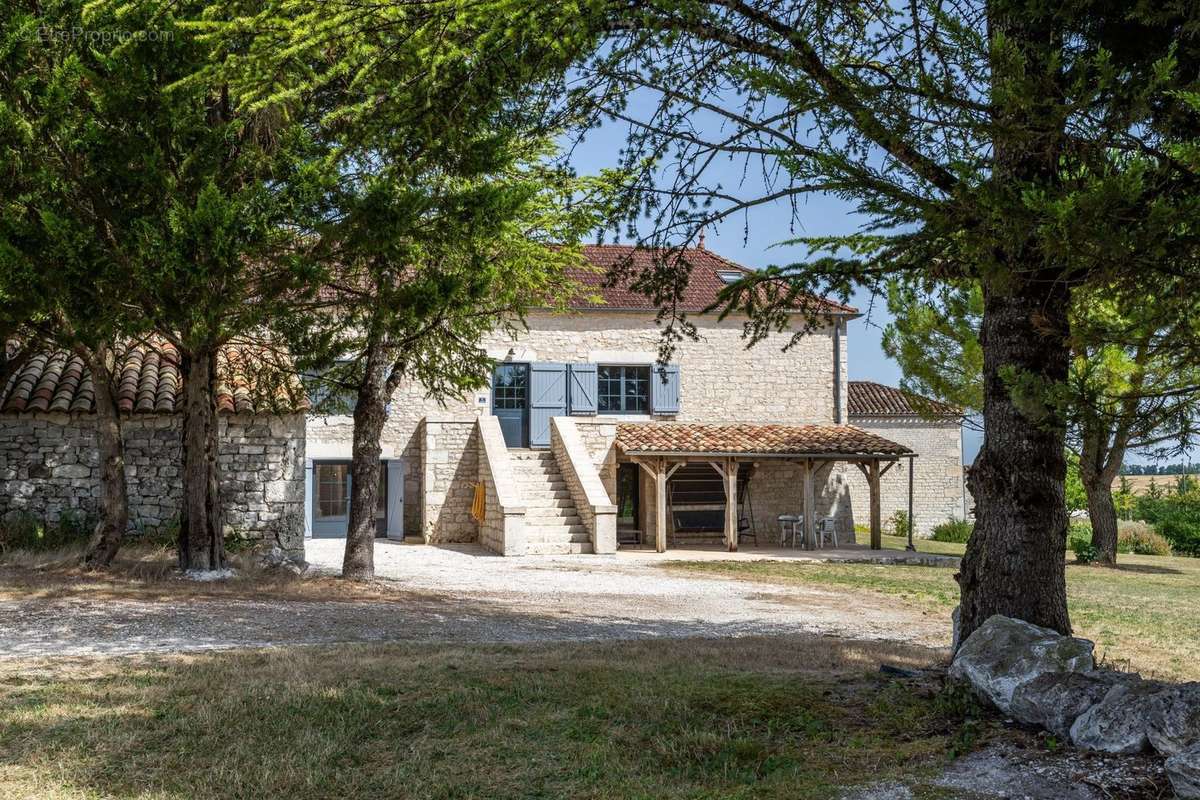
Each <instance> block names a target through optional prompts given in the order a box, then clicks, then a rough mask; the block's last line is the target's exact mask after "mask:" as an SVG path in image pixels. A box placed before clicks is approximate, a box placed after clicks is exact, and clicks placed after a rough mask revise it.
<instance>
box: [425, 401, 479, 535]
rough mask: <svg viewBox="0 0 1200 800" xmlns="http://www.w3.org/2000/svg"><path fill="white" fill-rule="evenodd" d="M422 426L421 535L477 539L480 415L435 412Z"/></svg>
mask: <svg viewBox="0 0 1200 800" xmlns="http://www.w3.org/2000/svg"><path fill="white" fill-rule="evenodd" d="M421 428H422V430H421V458H420V465H421V484H422V486H423V487H424V491H425V494H424V502H423V503H421V504H420V505H421V528H420V530H421V535H422V536H423V537H424V539H425V542H426V543H427V544H440V543H445V542H473V541H475V540H476V539H477V538H478V525H477V524H476V522H475V520H474V519H472V517H471V502H472V501H473V500H474V498H475V483H476V481H478V480H479V439H478V436H479V429H478V426H477V424H476V419H475V418H474V417H465V418H464V417H461V416H435V415H431V416H429V417H428V418H427V419H426V420H425V422H424V423H423V425H422V426H421ZM419 496H420V495H418V497H419Z"/></svg>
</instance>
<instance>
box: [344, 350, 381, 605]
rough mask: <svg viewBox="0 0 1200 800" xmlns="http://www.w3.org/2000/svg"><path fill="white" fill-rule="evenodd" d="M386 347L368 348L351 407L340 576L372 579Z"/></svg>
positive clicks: (354, 578)
mask: <svg viewBox="0 0 1200 800" xmlns="http://www.w3.org/2000/svg"><path fill="white" fill-rule="evenodd" d="M385 350H386V348H385V347H384V346H383V345H382V344H381V343H380V342H379V341H377V340H373V341H371V342H369V343H368V345H367V353H366V356H367V363H366V367H365V370H364V373H363V381H362V383H361V384H360V385H359V387H358V399H357V400H356V402H355V404H354V444H353V449H352V451H351V459H352V460H351V462H350V522H349V527H348V529H347V531H346V555H345V557H344V559H343V560H342V577H343V578H349V579H350V580H360V581H361V580H370V579H371V578H373V577H375V536H376V528H375V525H376V521H375V511H376V508H377V507H378V505H379V470H380V465H379V457H380V455H381V454H382V452H383V449H382V447H381V445H380V438H381V437H382V435H383V425H384V423H385V422H386V421H387V402H388V400H389V399H390V398H389V396H388V380H387V377H388V374H387V373H388V369H387V362H386V359H385V358H384V354H385Z"/></svg>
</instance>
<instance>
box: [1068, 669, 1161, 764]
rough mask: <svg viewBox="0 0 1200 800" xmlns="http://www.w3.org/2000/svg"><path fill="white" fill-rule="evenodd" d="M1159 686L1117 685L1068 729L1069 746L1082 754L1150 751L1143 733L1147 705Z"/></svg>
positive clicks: (1141, 683)
mask: <svg viewBox="0 0 1200 800" xmlns="http://www.w3.org/2000/svg"><path fill="white" fill-rule="evenodd" d="M1163 689H1164V687H1163V685H1162V684H1161V683H1157V682H1155V681H1136V682H1132V683H1127V684H1126V683H1120V684H1118V685H1116V686H1114V687H1113V688H1112V689H1110V690H1109V691H1108V694H1106V695H1104V699H1103V700H1101V701H1100V702H1099V703H1097V704H1096V705H1094V706H1092V707H1091V708H1089V709H1088V710H1087V711H1085V712H1083V713H1082V714H1080V715H1079V718H1078V719H1076V720H1075V722H1074V724H1072V725H1071V742H1072V743H1073V744H1074V745H1075V746H1076V747H1082V748H1084V749H1085V750H1098V751H1099V752H1102V753H1121V754H1126V755H1131V754H1133V753H1142V752H1145V751H1146V750H1148V749H1149V748H1150V739H1149V736H1148V734H1147V732H1146V728H1147V723H1148V721H1149V710H1150V702H1151V699H1152V698H1153V697H1154V695H1156V694H1158V693H1159V692H1161V691H1163Z"/></svg>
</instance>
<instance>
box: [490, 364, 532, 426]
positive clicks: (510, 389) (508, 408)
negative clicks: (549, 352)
mask: <svg viewBox="0 0 1200 800" xmlns="http://www.w3.org/2000/svg"><path fill="white" fill-rule="evenodd" d="M492 413H493V414H495V415H496V419H497V420H499V422H500V430H501V431H502V432H503V433H504V443H505V444H506V445H508V446H509V447H528V446H529V365H528V364H497V365H496V371H495V372H494V373H493V374H492Z"/></svg>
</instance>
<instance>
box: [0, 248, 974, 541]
mask: <svg viewBox="0 0 1200 800" xmlns="http://www.w3.org/2000/svg"><path fill="white" fill-rule="evenodd" d="M584 252H585V256H586V258H587V259H588V261H589V262H590V263H591V264H592V266H593V267H594V270H587V271H580V272H579V273H578V274H577V275H575V276H574V277H575V279H576V280H577V281H578V282H579V283H580V284H582V285H583V286H584V288H585V291H584V292H581V293H580V295H579V298H578V300H577V301H576V302H574V303H572V304H571V308H570V310H569V311H568V312H566V313H552V312H549V311H534V312H532V313H530V314H529V315H528V316H527V320H526V323H527V325H526V329H525V330H523V331H522V332H521V333H520V334H519V335H518V336H515V337H509V336H508V335H505V334H503V333H500V332H497V333H494V334H492V335H491V336H489V337H488V338H487V339H486V340H485V341H483V342H481V347H483V348H484V349H486V351H487V353H488V355H489V356H491V357H492V358H493V359H494V360H495V362H496V366H495V369H494V372H493V374H492V377H491V381H490V386H489V387H488V388H487V389H485V390H483V391H480V392H477V393H473V394H471V395H469V396H464V397H460V398H456V399H451V400H447V401H444V402H438V401H436V400H433V399H431V398H429V397H427V393H426V391H425V389H424V387H422V386H420V385H419V384H415V383H412V384H408V385H402V386H401V387H400V389H399V390H398V391H397V392H396V394H395V395H394V396H393V398H392V401H391V404H390V406H389V411H388V420H387V423H386V425H385V428H384V434H383V442H382V445H383V453H382V460H383V462H384V463H383V467H384V468H383V470H382V471H381V473H382V474H381V489H382V491H381V493H380V495H381V499H380V504H379V509H378V534H379V535H380V536H381V537H388V538H394V539H402V538H410V539H420V540H422V541H424V542H427V543H447V542H478V543H480V544H482V545H484V546H485V547H487V548H489V549H491V550H493V551H495V552H498V553H502V554H505V555H524V554H536V553H586V552H596V553H608V552H613V551H614V550H615V549H616V548H617V547H618V546H623V547H635V546H644V547H655V548H658V549H666V548H667V547H681V546H687V545H689V544H703V543H723V544H724V545H725V546H727V547H730V548H736V547H738V546H739V545H742V546H745V545H747V544H755V545H759V546H764V545H772V544H777V543H778V542H779V541H780V523H779V521H778V517H779V516H780V515H793V516H797V517H800V518H801V519H802V520H803V525H802V527H803V529H804V530H805V531H808V532H809V535H810V536H813V535H815V533H816V531H818V530H824V531H825V532H826V533H827V534H831V533H833V532H834V531H836V533H837V534H838V538H839V541H840V542H841V543H846V542H853V541H854V540H855V523H856V522H858V523H860V524H866V525H868V526H870V527H872V528H873V529H874V531H875V532H876V533H877V532H878V531H879V530H880V529H881V528H882V525H883V520H884V519H886V517H887V516H890V515H891V514H892V513H894V511H895V510H898V509H901V508H906V507H907V502H908V485H909V476H910V475H911V476H912V478H913V480H912V485H913V503H914V508H915V510H916V518H917V528H918V531H920V532H924V531H927V530H928V528H929V527H930V526H931V525H933V524H935V523H936V522H940V521H942V520H943V519H944V518H945V517H946V516H949V515H956V516H961V511H957V510H958V509H961V508H962V506H963V495H964V490H963V486H962V477H961V476H962V471H961V457H960V455H959V453H960V452H961V450H960V449H959V448H960V445H959V444H958V443H959V441H960V438H959V437H960V436H961V431H960V428H959V417H958V415H957V413H956V412H955V411H954V409H950V408H947V407H945V406H937V405H936V404H928V401H919V399H917V398H909V397H907V396H906V395H904V394H903V393H901V392H899V391H898V390H895V389H890V388H888V387H880V386H878V385H875V384H865V383H860V382H851V381H849V380H848V369H847V363H846V355H845V353H846V351H845V342H846V325H847V323H848V322H849V321H850V320H851V319H854V318H855V317H856V316H857V312H856V311H855V309H853V308H850V307H848V306H844V305H840V304H837V303H833V302H829V301H825V300H820V299H817V298H811V299H809V300H806V301H804V304H803V307H799V308H797V309H796V312H795V313H796V314H797V322H798V323H800V320H801V318H803V320H807V321H812V323H813V324H812V325H811V326H810V327H811V330H810V331H809V332H808V333H807V334H806V335H805V336H804V337H802V338H801V339H799V340H798V341H797V342H796V343H795V344H794V345H793V346H791V347H789V348H787V349H784V347H783V346H784V345H785V344H786V343H787V342H788V340H789V339H790V336H789V335H788V334H772V335H771V336H768V338H767V339H766V340H765V341H763V342H760V343H759V344H757V345H756V346H754V347H753V348H747V347H746V342H745V340H744V338H743V335H742V334H743V330H744V327H743V326H744V323H745V321H746V320H745V319H743V318H739V317H738V316H737V315H731V316H729V317H726V318H725V319H718V317H717V315H715V314H706V313H702V312H704V310H705V309H706V308H708V307H709V306H710V305H711V304H712V303H713V302H714V300H715V299H716V297H717V294H718V292H720V291H721V289H722V288H724V287H725V286H726V285H727V284H728V283H729V282H731V281H734V280H736V279H737V278H739V277H740V276H742V275H744V274H745V272H746V270H745V268H743V267H740V266H738V265H737V264H734V263H732V262H730V261H728V260H726V259H723V258H721V257H720V256H718V255H717V254H715V253H713V252H711V251H709V250H707V249H704V248H703V247H700V248H693V249H688V250H686V251H682V252H681V253H673V254H670V255H668V256H666V257H671V258H684V259H686V260H687V262H688V264H689V265H690V268H691V280H690V282H689V285H688V287H687V290H686V292H685V294H684V297H683V299H682V301H681V303H680V306H681V309H682V310H684V311H687V312H688V313H689V315H690V321H691V322H692V323H693V324H694V325H695V328H696V333H697V335H698V338H697V339H696V340H691V339H685V340H684V341H682V342H680V343H679V344H678V347H677V348H676V350H675V352H674V354H673V356H672V358H671V360H670V363H669V364H666V365H659V364H658V363H656V362H657V358H658V352H659V343H660V330H659V327H658V325H657V324H656V322H655V312H656V309H655V307H654V306H653V304H652V303H651V302H650V301H649V300H648V299H647V298H646V297H645V296H643V295H641V294H640V293H638V292H635V291H631V290H630V289H629V288H628V287H627V286H626V285H623V284H622V283H621V282H620V281H618V282H617V285H615V286H607V285H604V284H605V283H606V281H605V277H606V275H607V274H611V272H612V270H613V268H614V267H616V266H617V265H619V264H627V263H629V262H633V267H634V271H637V270H639V269H642V268H646V267H649V266H650V265H651V264H652V262H653V260H654V259H655V258H657V257H659V256H658V254H656V253H654V252H651V251H647V250H640V249H634V248H631V247H625V246H615V245H613V246H594V247H586V248H584ZM248 363H249V359H248V358H247V356H246V355H245V354H244V353H238V352H230V353H228V354H226V355H225V356H223V360H222V365H223V369H225V370H226V372H225V373H223V380H224V381H225V384H224V385H225V386H228V387H233V388H229V389H226V390H225V391H223V393H222V412H223V413H222V414H221V420H222V439H221V448H222V449H221V456H220V457H221V461H222V466H223V468H224V478H223V480H224V482H223V485H222V489H223V491H225V492H226V500H227V504H228V508H229V522H230V525H231V526H232V527H233V528H234V529H235V530H237V531H239V532H241V533H242V534H243V535H245V536H247V537H249V538H252V539H256V540H260V541H263V542H264V543H278V544H280V545H281V546H282V547H283V548H284V549H285V550H287V551H289V552H292V553H297V552H298V551H299V550H302V548H303V538H304V537H339V536H344V535H345V531H346V525H347V522H348V495H349V463H350V454H351V435H352V431H353V421H352V419H351V418H350V417H349V416H325V415H318V414H315V413H306V412H307V408H308V406H307V404H305V403H303V402H300V401H299V400H296V399H295V398H294V397H293V394H287V402H283V403H281V402H279V392H278V391H275V390H274V389H272V388H270V387H263V386H259V385H258V384H260V383H262V375H261V374H260V371H257V370H254V369H247V368H246V366H247V364H248ZM123 369H124V371H123V372H122V383H121V402H122V410H123V413H125V415H126V420H125V430H126V436H127V446H128V448H129V470H130V478H131V481H130V488H131V492H133V495H134V496H133V497H132V498H131V501H132V511H133V515H134V521H135V524H137V525H141V526H144V527H150V526H156V525H163V524H168V523H169V521H170V520H172V519H173V518H174V517H176V516H177V515H178V499H179V494H180V486H179V478H178V462H179V425H178V415H177V413H176V407H175V397H176V396H177V394H178V388H179V374H178V370H177V369H175V367H174V361H173V354H171V353H170V352H161V353H156V352H148V353H140V354H137V355H135V356H133V357H131V360H130V362H129V363H128V364H126V365H125V366H124V368H123ZM84 373H85V371H84V370H83V368H82V364H80V363H79V362H78V360H77V359H72V358H69V357H67V356H65V355H62V354H53V355H48V356H42V357H39V358H37V359H34V360H32V361H31V362H29V363H28V364H27V365H26V366H25V367H24V368H23V369H22V370H21V371H20V372H19V373H18V374H17V375H16V376H14V377H13V378H12V379H11V380H10V381H9V383H8V385H7V386H6V387H4V393H3V394H2V395H0V492H3V494H2V496H0V515H2V514H5V513H11V512H13V511H15V510H24V511H27V512H29V513H34V514H37V515H39V516H43V517H45V518H47V519H51V520H53V519H54V518H55V517H56V515H57V514H59V513H61V511H62V509H65V508H73V507H79V508H84V509H87V508H88V507H89V505H90V504H91V503H92V502H93V498H94V497H95V495H96V493H97V492H98V486H97V469H96V457H95V451H94V448H93V446H92V434H91V431H90V425H91V422H90V419H89V417H90V414H91V413H92V407H91V396H90V387H89V386H88V384H87V378H86V375H85V374H84ZM257 397H266V398H273V399H274V400H273V402H269V403H266V402H258V401H256V400H255V399H254V398H257ZM952 468H953V469H954V470H956V473H955V474H956V476H957V478H956V479H952V478H951V475H950V473H951V471H952ZM790 527H796V526H790ZM790 527H789V529H790Z"/></svg>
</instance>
